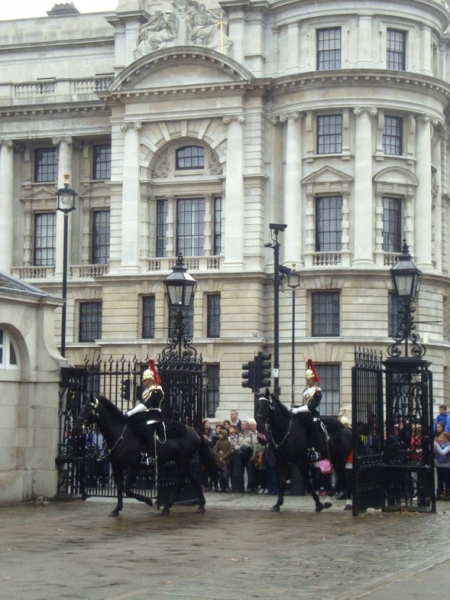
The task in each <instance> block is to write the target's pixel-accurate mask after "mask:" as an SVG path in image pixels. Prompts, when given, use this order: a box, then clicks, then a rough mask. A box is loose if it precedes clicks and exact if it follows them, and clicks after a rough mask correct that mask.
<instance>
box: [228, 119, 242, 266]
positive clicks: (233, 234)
mask: <svg viewBox="0 0 450 600" xmlns="http://www.w3.org/2000/svg"><path fill="white" fill-rule="evenodd" d="M223 122H224V123H226V124H227V125H228V143H227V173H226V184H225V186H226V187H225V196H226V200H225V235H224V239H225V260H224V262H223V268H224V269H225V270H235V269H243V268H244V204H245V200H244V180H243V176H244V152H243V145H244V144H243V142H244V132H243V123H245V116H244V115H232V116H225V117H223Z"/></svg>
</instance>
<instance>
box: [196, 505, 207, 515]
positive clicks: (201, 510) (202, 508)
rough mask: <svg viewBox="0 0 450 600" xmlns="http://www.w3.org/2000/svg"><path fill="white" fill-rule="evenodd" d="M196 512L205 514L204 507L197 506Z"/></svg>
mask: <svg viewBox="0 0 450 600" xmlns="http://www.w3.org/2000/svg"><path fill="white" fill-rule="evenodd" d="M197 512H198V513H199V514H201V515H203V514H204V513H205V507H204V506H199V507H198V508H197Z"/></svg>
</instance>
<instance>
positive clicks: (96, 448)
mask: <svg viewBox="0 0 450 600" xmlns="http://www.w3.org/2000/svg"><path fill="white" fill-rule="evenodd" d="M98 405H99V401H98V398H96V399H95V404H94V406H93V407H92V413H93V414H94V415H95V416H97V417H99V416H100V415H99V414H98V413H95V412H94V410H95V409H96V408H97V407H98ZM78 420H80V421H83V417H80V416H78V417H77V418H76V419H75V421H78ZM127 427H128V421H127V422H126V423H125V427H124V428H123V431H122V433H121V434H120V435H119V437H118V438H117V440H116V442H115V444H114V446H113V447H112V448H111V450H108V454H105V456H101V455H100V454H99V452H98V447H97V446H95V454H96V459H97V462H101V461H102V460H106V459H107V458H108V457H109V456H111V454H112V453H113V452H114V450H115V449H116V446H117V444H118V443H119V442H120V440H123V436H124V434H125V431H126V429H127Z"/></svg>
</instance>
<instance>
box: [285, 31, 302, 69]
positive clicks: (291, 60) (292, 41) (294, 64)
mask: <svg viewBox="0 0 450 600" xmlns="http://www.w3.org/2000/svg"><path fill="white" fill-rule="evenodd" d="M298 25H299V24H298V23H289V25H288V26H287V47H288V48H289V52H288V56H287V68H286V71H287V72H288V73H290V72H295V71H297V70H298V63H299V55H300V49H299V27H298Z"/></svg>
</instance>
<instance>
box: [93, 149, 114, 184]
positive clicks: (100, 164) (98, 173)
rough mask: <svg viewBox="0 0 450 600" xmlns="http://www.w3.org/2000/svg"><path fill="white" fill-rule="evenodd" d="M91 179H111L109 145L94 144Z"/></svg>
mask: <svg viewBox="0 0 450 600" xmlns="http://www.w3.org/2000/svg"><path fill="white" fill-rule="evenodd" d="M93 179H111V146H110V145H109V144H102V145H99V146H94V168H93Z"/></svg>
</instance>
